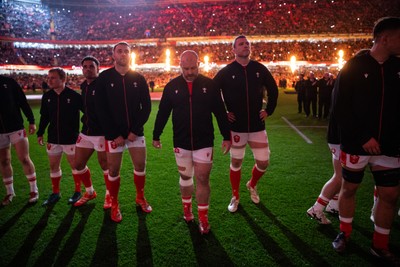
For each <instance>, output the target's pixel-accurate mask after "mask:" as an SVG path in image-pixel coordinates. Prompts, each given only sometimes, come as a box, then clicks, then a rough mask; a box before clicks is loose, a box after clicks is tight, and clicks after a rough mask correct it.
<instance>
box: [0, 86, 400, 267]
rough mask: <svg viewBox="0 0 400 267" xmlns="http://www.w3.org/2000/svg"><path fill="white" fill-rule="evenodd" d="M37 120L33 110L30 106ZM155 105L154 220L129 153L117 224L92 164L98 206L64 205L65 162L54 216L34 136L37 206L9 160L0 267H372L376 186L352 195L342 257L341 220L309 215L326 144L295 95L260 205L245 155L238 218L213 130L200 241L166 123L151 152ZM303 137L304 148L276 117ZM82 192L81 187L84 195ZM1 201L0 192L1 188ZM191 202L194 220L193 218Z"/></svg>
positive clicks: (69, 186)
mask: <svg viewBox="0 0 400 267" xmlns="http://www.w3.org/2000/svg"><path fill="white" fill-rule="evenodd" d="M33 109H34V112H35V117H36V120H37V122H38V121H39V114H38V113H39V111H38V110H39V107H38V106H34V107H33ZM157 110H158V102H154V103H153V110H152V113H151V116H150V119H149V121H148V122H147V124H146V125H145V136H146V140H147V151H148V156H147V181H146V187H145V194H146V198H147V200H148V201H149V203H150V204H151V205H152V207H153V212H152V213H150V214H147V215H146V214H143V213H142V212H140V211H139V210H138V209H137V208H136V207H135V189H134V184H133V168H132V164H131V162H130V158H129V156H128V154H127V152H125V153H124V160H123V165H122V170H121V190H120V194H119V196H120V205H121V211H122V216H123V221H122V222H121V223H120V224H115V223H113V222H112V221H111V220H110V218H109V217H110V216H109V211H104V210H103V201H104V192H105V186H104V180H103V175H102V172H101V169H100V167H99V165H98V163H97V158H96V156H93V157H92V158H91V160H90V161H89V163H88V165H89V167H90V169H91V172H92V178H93V183H94V187H95V189H96V191H97V193H98V197H97V199H95V200H93V201H91V202H89V203H88V205H86V206H83V207H80V208H74V207H71V206H69V205H68V204H67V199H68V197H69V196H70V195H71V194H72V193H73V179H72V176H71V172H70V169H69V167H68V165H67V162H66V160H65V159H63V162H62V169H63V174H64V176H63V179H62V181H61V193H62V198H61V200H60V201H59V202H58V203H57V204H56V205H55V206H54V207H53V208H44V207H42V206H41V203H42V202H43V201H44V200H45V198H47V196H48V194H49V193H50V192H51V182H50V178H49V166H48V160H47V155H46V152H45V148H44V147H41V146H39V145H38V144H37V142H36V136H30V137H29V139H30V152H31V158H32V160H33V161H34V163H35V166H36V173H37V179H38V186H39V192H40V199H39V203H37V204H36V205H28V204H27V201H28V195H29V185H28V182H27V180H26V178H25V176H24V175H23V172H22V168H21V165H20V164H19V162H18V160H17V159H16V157H15V154H14V153H13V159H12V163H13V168H14V187H15V192H16V197H15V198H14V200H13V202H12V204H11V205H9V206H7V207H3V208H0V266H375V265H376V266H377V265H379V262H378V261H377V260H376V259H374V258H373V257H372V256H371V255H370V254H369V247H370V244H371V238H372V233H373V224H372V222H371V221H370V219H369V216H370V212H371V207H372V203H373V181H372V177H371V174H370V173H369V172H367V173H366V176H365V178H364V181H363V184H362V186H361V188H360V190H359V192H358V194H357V211H356V214H355V219H354V224H353V227H354V232H353V234H352V239H351V242H350V243H349V246H348V250H347V251H346V253H345V254H344V255H338V254H337V253H335V252H334V251H333V249H332V247H331V242H332V240H333V239H334V238H335V236H336V234H337V233H338V231H339V221H338V218H335V217H333V216H330V215H327V216H328V218H329V219H331V220H332V225H318V224H317V223H316V222H315V221H313V220H311V219H309V218H308V217H307V216H306V210H307V209H308V208H309V207H310V206H311V205H312V204H314V202H315V200H316V198H317V196H318V195H319V193H320V190H321V188H322V185H323V184H324V183H325V182H326V181H327V180H328V179H329V178H330V177H331V175H332V171H333V170H332V164H331V155H330V152H329V149H328V146H327V144H326V140H325V135H326V126H327V122H326V121H323V120H317V119H312V118H304V115H301V114H297V103H296V95H294V94H284V93H283V92H281V93H280V96H279V100H278V107H277V109H276V111H275V113H274V114H273V115H272V116H271V117H270V118H268V120H267V126H266V128H267V132H268V137H269V141H270V148H271V161H270V166H269V168H268V170H267V173H266V175H265V176H264V177H263V178H262V179H261V180H260V182H259V185H258V191H259V194H260V198H261V203H260V204H259V205H255V204H253V203H252V202H251V200H250V197H249V194H248V192H247V190H246V187H245V183H246V181H247V180H248V178H249V176H250V171H251V168H252V167H253V164H254V162H253V159H252V155H251V152H250V151H249V150H248V151H246V157H245V161H244V165H243V168H242V177H243V178H242V183H241V189H240V190H241V191H240V193H241V202H240V207H239V209H238V211H237V212H236V213H235V214H231V213H230V212H229V211H228V210H227V206H228V204H229V201H230V198H231V190H230V183H229V155H225V156H224V155H222V152H221V149H220V144H221V136H220V134H219V132H218V128H217V127H215V128H216V140H215V150H214V165H213V170H212V173H211V181H210V183H211V203H210V212H209V220H210V223H211V232H210V234H209V235H207V236H201V235H200V233H199V231H198V225H197V223H195V224H186V223H185V222H184V220H183V218H182V205H181V199H180V192H179V187H178V179H179V175H178V172H177V168H176V164H175V158H174V154H173V150H172V149H173V147H172V133H171V132H172V129H171V123H170V122H169V123H168V124H167V126H166V128H165V130H164V133H163V135H162V136H161V141H162V144H163V148H162V149H161V150H156V149H154V148H153V147H152V146H151V140H152V130H153V125H154V119H155V115H156V113H157ZM282 117H284V118H286V119H287V120H288V121H290V122H291V123H292V124H293V125H295V126H297V127H298V129H299V130H300V131H301V132H302V133H303V134H304V135H306V136H307V137H308V138H309V139H310V140H311V141H312V143H311V144H309V143H306V142H305V141H304V139H303V138H302V137H300V135H298V134H297V133H296V132H295V131H294V130H293V129H292V128H290V127H289V125H288V124H287V123H286V122H285V120H284V119H283V118H282ZM83 190H84V189H83ZM0 192H1V196H2V197H3V196H4V195H5V189H4V187H3V186H2V187H1V190H0ZM195 204H196V202H195V201H194V212H195V215H196V218H197V208H196V205H195ZM390 244H391V247H392V249H393V250H394V251H395V252H397V253H399V251H400V218H399V217H398V216H397V215H396V218H395V222H394V225H393V230H392V233H391V242H390Z"/></svg>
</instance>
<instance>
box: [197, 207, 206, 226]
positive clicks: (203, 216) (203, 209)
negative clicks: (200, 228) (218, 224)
mask: <svg viewBox="0 0 400 267" xmlns="http://www.w3.org/2000/svg"><path fill="white" fill-rule="evenodd" d="M197 211H198V213H199V221H202V222H203V221H206V222H208V204H198V205H197Z"/></svg>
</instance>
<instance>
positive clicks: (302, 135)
mask: <svg viewBox="0 0 400 267" xmlns="http://www.w3.org/2000/svg"><path fill="white" fill-rule="evenodd" d="M282 120H284V121H285V122H286V123H287V124H289V126H290V127H291V128H292V129H293V130H295V131H296V132H297V133H298V134H299V135H300V136H301V137H302V138H303V139H304V140H305V141H306V142H307V143H308V144H312V143H313V142H312V141H311V140H310V139H309V138H308V137H307V136H305V135H304V134H303V133H302V132H301V131H300V130H299V129H298V128H297V127H296V126H294V125H293V124H292V123H291V122H290V121H289V120H288V119H286V118H285V117H282Z"/></svg>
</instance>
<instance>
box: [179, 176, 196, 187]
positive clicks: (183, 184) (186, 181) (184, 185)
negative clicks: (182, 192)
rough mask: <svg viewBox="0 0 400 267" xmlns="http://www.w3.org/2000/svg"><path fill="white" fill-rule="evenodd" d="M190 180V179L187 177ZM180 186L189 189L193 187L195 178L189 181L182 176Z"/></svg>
mask: <svg viewBox="0 0 400 267" xmlns="http://www.w3.org/2000/svg"><path fill="white" fill-rule="evenodd" d="M185 178H188V177H185ZM179 185H180V186H182V187H189V186H192V185H193V178H192V177H190V178H189V179H184V178H182V176H181V177H180V178H179Z"/></svg>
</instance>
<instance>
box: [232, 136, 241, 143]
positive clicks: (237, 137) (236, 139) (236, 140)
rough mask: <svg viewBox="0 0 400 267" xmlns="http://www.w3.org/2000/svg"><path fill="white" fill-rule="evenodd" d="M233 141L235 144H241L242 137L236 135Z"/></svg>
mask: <svg viewBox="0 0 400 267" xmlns="http://www.w3.org/2000/svg"><path fill="white" fill-rule="evenodd" d="M233 141H234V142H235V143H238V142H240V136H239V135H235V136H234V137H233Z"/></svg>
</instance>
